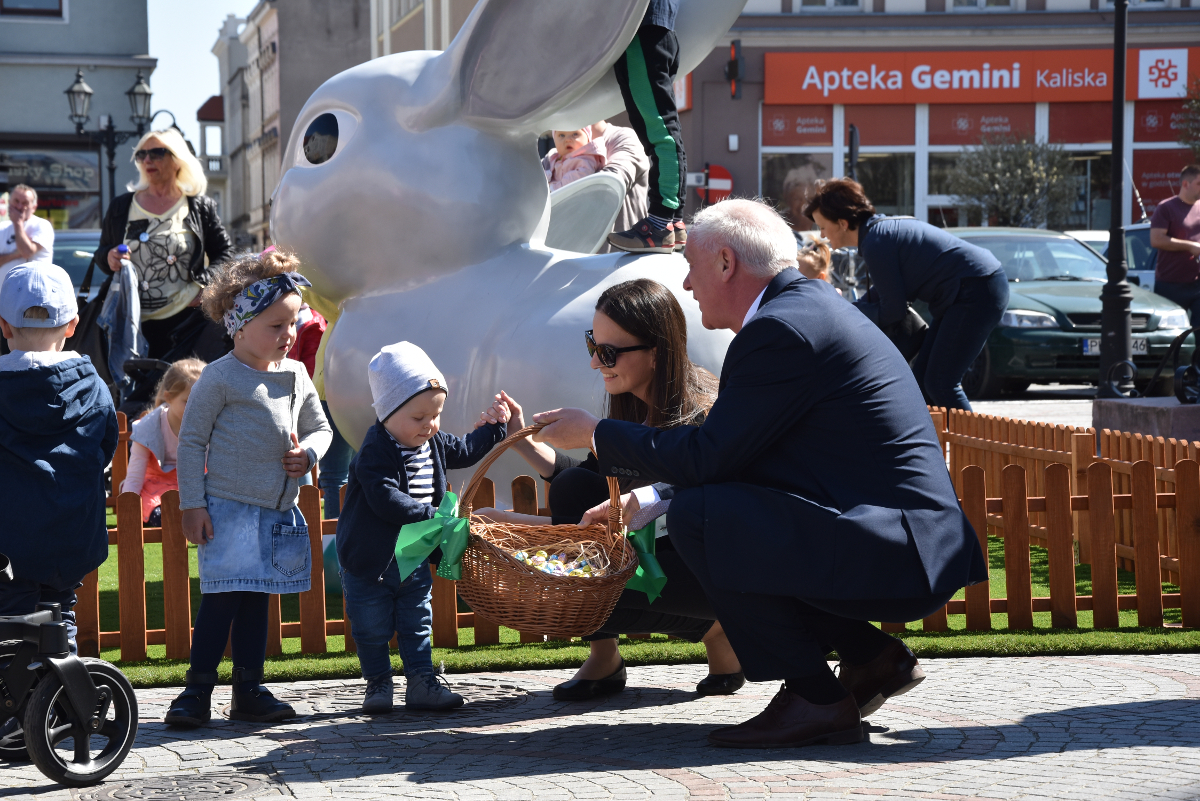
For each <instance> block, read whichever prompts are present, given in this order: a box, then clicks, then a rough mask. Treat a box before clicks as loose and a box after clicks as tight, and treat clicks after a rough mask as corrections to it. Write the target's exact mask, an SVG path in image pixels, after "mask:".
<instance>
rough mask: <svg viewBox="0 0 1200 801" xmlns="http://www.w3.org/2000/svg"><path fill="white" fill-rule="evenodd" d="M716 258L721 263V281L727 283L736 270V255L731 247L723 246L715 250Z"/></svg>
mask: <svg viewBox="0 0 1200 801" xmlns="http://www.w3.org/2000/svg"><path fill="white" fill-rule="evenodd" d="M717 259H718V260H719V261H720V263H721V282H722V283H726V284H728V283H729V282H730V281H732V280H733V277H734V275H736V274H737V271H738V263H737V256H736V255H735V254H734V252H733V248H729V247H724V248H721V249H720V250H719V251H718V252H717Z"/></svg>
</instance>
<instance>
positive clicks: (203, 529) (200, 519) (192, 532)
mask: <svg viewBox="0 0 1200 801" xmlns="http://www.w3.org/2000/svg"><path fill="white" fill-rule="evenodd" d="M183 536H184V537H185V538H186V539H187V541H188V542H190V543H192V544H193V545H205V544H207V543H210V542H212V541H213V537H214V534H213V524H212V518H211V517H209V516H208V510H207V509H205V508H203V507H201V508H199V509H185V510H184V511H183Z"/></svg>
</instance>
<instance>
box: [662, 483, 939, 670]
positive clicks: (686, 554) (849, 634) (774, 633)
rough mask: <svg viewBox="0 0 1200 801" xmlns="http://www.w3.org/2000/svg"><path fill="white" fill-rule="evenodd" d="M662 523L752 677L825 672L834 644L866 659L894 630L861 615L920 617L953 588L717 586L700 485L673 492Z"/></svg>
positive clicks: (846, 655) (853, 660)
mask: <svg viewBox="0 0 1200 801" xmlns="http://www.w3.org/2000/svg"><path fill="white" fill-rule="evenodd" d="M667 529H668V531H670V537H671V542H672V543H674V545H675V550H676V551H678V552H679V555H680V556H682V557H683V561H684V562H685V563H686V564H687V566H688V567H689V568H690V569H691V571H692V573H693V574H694V575H695V576H696V578H697V580H698V581H699V582H700V585H701V586H702V587H703V588H704V591H705V593H706V594H707V595H708V599H709V601H711V602H712V605H713V608H714V610H715V611H716V613H717V617H718V619H720V621H721V626H722V628H724V629H725V633H726V635H728V637H729V642H730V644H731V645H732V646H733V650H734V651H736V652H737V655H738V660H739V661H740V662H741V663H742V670H744V671H745V673H746V678H747V679H749V680H750V681H772V680H781V679H797V678H804V677H806V676H813V675H816V674H818V673H822V672H825V673H828V672H829V665H828V663H827V662H826V661H825V657H826V655H827V654H828V653H829V652H830V651H837V653H838V656H839V657H840V658H841V659H843V660H845V661H846V662H848V663H850V664H856V665H857V664H864V663H866V662H870V661H871V660H872V659H874V658H875V657H876V656H878V655H879V653H880V652H881V651H882V650H883V649H884V648H885V647H886V646H887V645H889V644H890V643H891V642H892V637H891V636H889V635H887V634H884V633H883V632H882V631H880V630H879V629H878V628H876V627H875V626H874V625H872V624H871V623H869V622H867V621H870V620H885V621H896V622H899V621H909V620H918V619H920V618H923V617H925V616H927V615H929V614H930V613H932V612H933V611H934V610H936V609H938V608H940V607H941V606H943V605H945V603H946V601H948V600H949V599H950V597H951V596H952V595H953V594H954V593H953V592H949V593H941V594H937V595H929V596H925V597H920V598H901V599H892V598H880V599H867V600H824V599H820V598H806V597H801V596H799V595H797V596H794V597H793V596H781V595H764V594H759V593H754V592H737V591H734V590H729V589H723V588H720V587H718V586H716V585H715V584H714V583H713V580H712V575H711V573H710V569H709V563H708V556H707V554H706V553H705V547H704V490H703V488H701V487H694V488H691V489H687V490H683V491H681V492H678V493H676V495H675V497H674V499H673V500H672V501H671V507H670V509H669V510H668V512H667ZM847 578H850V577H847ZM796 589H797V592H800V591H802V590H803V588H801V587H797V588H796Z"/></svg>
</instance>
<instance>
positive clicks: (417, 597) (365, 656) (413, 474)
mask: <svg viewBox="0 0 1200 801" xmlns="http://www.w3.org/2000/svg"><path fill="white" fill-rule="evenodd" d="M368 379H369V380H370V384H371V397H372V398H373V399H374V403H373V405H374V407H375V414H376V416H377V417H378V420H376V422H375V425H373V426H371V429H370V430H369V431H368V432H367V435H366V437H365V438H364V439H363V444H362V448H360V449H359V451H358V456H356V457H355V459H354V461H353V462H351V463H350V480H349V483H348V484H347V485H346V502H345V504H344V505H343V506H342V514H341V517H340V518H339V519H338V526H337V555H338V564H339V565H340V566H341V576H342V589H343V591H344V592H345V594H346V611H347V612H348V613H349V616H350V626H351V631H352V633H353V636H354V642H355V644H356V645H357V646H358V662H359V665H360V666H361V668H362V673H363V678H365V679H366V680H367V691H366V698H365V699H364V700H363V711H364V712H366V713H368V714H379V713H383V712H390V711H391V710H392V690H393V687H392V663H391V657H390V654H389V647H388V643H389V641H390V640H391V639H392V635H393V634H396V635H398V638H399V641H400V656H401V658H402V659H403V660H404V675H405V679H406V682H405V690H404V704H405V707H406V708H407V709H454V708H455V707H459V706H462V704H463V697H462V696H461V695H459V694H458V693H455V692H452V691H451V690H450V688H449V686H447V685H446V684H445V680H444V679H442V680H440V681H439V679H440V677H439V676H438V675H437V674H436V673H435V672H434V669H433V653H432V650H431V649H430V642H429V635H430V631H431V624H432V622H433V610H432V606H431V605H430V598H431V596H432V589H433V577H432V575H431V574H430V572H429V561H430V560H429V559H426V560H425V561H424V562H422V563H421V564H420V565H419V566H417V567H416V569H413V570H411V572H408V574H407V575H400V569H399V567H398V565H397V563H396V559H395V555H394V552H395V549H396V542H397V538H398V535H399V533H400V529H401V528H403V527H404V526H406V525H408V524H409V523H417V522H420V521H422V520H429V519H430V518H432V517H433V516H434V513H435V512H436V511H437V508H438V506H439V505H440V504H441V502H442V497H443V496H444V495H445V493H446V470H448V469H458V468H463V467H470V466H472V465H474V464H475V463H476V462H478V461H479V460H480V459H482V458H483V457H484V455H486V454H487V452H488V451H490V450H491V449H492V447H493V446H494V445H496V443H498V442H500V441H501V440H503V439H504V436H505V429H506V423H507V422H508V407H507V406H506V405H504V404H503V403H500V402H499V401H497V402H496V403H495V404H493V405H492V406H491V408H489V409H488V410H487V411H485V412H484V413H483V415H482V416H481V418H482V420H483V422H484V425H480V426H478V427H477V428H476V429H475V430H474V431H472V432H471V433H470V434H467V436H466V437H462V438H459V437H456V436H454V435H452V434H447V433H445V432H444V431H440V430H439V429H440V427H441V414H442V406H443V405H444V404H445V402H446V379H445V378H444V377H443V376H442V374H441V372H440V371H439V370H438V369H437V367H436V366H435V365H434V363H433V361H431V360H430V358H429V356H427V355H426V354H425V351H423V350H421V349H420V348H419V347H417V346H416V345H414V344H412V343H411V342H398V343H396V344H395V345H388V346H387V347H385V348H384V349H383V350H381V351H380V352H379V353H377V354H375V357H374V358H373V359H371V363H370V366H369V367H368ZM492 421H496V422H492ZM435 553H436V552H435Z"/></svg>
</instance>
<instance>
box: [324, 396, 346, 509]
mask: <svg viewBox="0 0 1200 801" xmlns="http://www.w3.org/2000/svg"><path fill="white" fill-rule="evenodd" d="M321 409H322V410H323V411H324V412H325V419H326V420H328V421H329V427H330V428H332V429H333V440H332V441H330V443H329V448H328V449H327V450H326V451H325V455H324V456H322V457H321V461H320V465H321V471H320V474H319V475H318V477H317V484H319V485H320V487H321V490H322V491H323V492H324V493H325V518H326V519H327V520H333V519H335V518H337V517H340V516H341V513H342V498H341V489H342V486H343V485H344V484H345V483H346V480H347V479H348V478H349V476H350V460H351V459H352V458H354V449H353V448H351V447H350V443H349V442H347V441H346V438H345V437H343V436H342V433H341V432H340V431H338V427H337V426H336V425H334V422H333V418H332V417H331V416H330V415H329V404H328V403H326V402H325V401H321Z"/></svg>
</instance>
